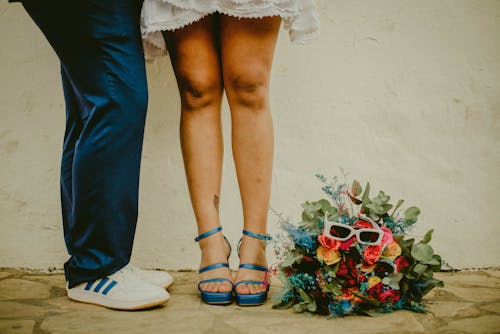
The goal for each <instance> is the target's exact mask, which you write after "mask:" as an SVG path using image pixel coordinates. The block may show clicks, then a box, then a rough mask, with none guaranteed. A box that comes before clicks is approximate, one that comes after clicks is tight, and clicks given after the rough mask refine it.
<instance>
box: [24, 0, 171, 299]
mask: <svg viewBox="0 0 500 334" xmlns="http://www.w3.org/2000/svg"><path fill="white" fill-rule="evenodd" d="M23 5H24V7H25V8H26V10H27V11H28V13H29V14H30V15H31V17H32V18H33V20H34V21H35V23H36V24H37V25H38V26H39V27H40V29H41V30H42V32H43V33H44V35H45V36H46V37H47V39H48V41H49V42H50V44H51V45H52V47H53V48H54V50H55V52H56V53H57V55H58V57H59V59H60V60H61V67H62V77H63V87H64V93H65V99H66V107H67V117H66V120H67V124H66V132H65V140H64V148H63V159H62V168H61V190H62V192H61V197H62V207H63V222H64V234H65V241H66V244H67V248H68V252H69V254H70V259H69V260H68V261H67V262H66V264H65V272H66V278H67V280H68V287H69V288H73V287H75V286H77V285H79V284H80V283H83V282H91V283H88V284H87V288H88V289H86V290H87V291H88V290H92V291H95V292H100V291H106V293H105V295H106V294H107V293H108V292H109V291H110V289H111V288H113V287H114V285H111V283H112V280H110V279H107V280H104V279H103V278H104V277H106V276H108V275H111V274H113V273H115V272H116V271H118V270H120V269H121V268H123V267H124V266H125V265H126V264H127V263H128V262H129V260H130V255H131V250H132V244H133V239H134V233H135V226H136V221H137V207H138V186H139V168H140V159H141V151H142V140H143V134H144V123H145V116H146V109H147V85H146V74H145V67H144V57H143V53H142V46H141V38H140V32H139V13H140V7H141V1H139V0H112V1H100V0H76V1H63V0H47V1H39V0H25V1H23ZM120 277H122V276H120ZM99 278H102V280H101V281H99V282H94V281H95V280H96V279H99ZM93 283H96V284H95V286H92V285H93ZM115 285H116V283H115ZM106 287H109V289H108V290H106ZM115 290H118V289H115ZM122 290H123V289H122ZM163 292H164V291H163ZM164 293H166V292H164ZM101 297H102V296H101ZM167 298H168V294H167ZM90 302H92V301H90ZM96 303H99V302H96ZM127 305H129V304H127ZM120 307H122V306H120ZM127 307H128V306H127ZM127 307H126V306H123V308H127Z"/></svg>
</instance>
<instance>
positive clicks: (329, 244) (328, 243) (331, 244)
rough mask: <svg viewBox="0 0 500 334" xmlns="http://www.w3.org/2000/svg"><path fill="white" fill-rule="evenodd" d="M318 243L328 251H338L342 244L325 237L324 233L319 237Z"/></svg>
mask: <svg viewBox="0 0 500 334" xmlns="http://www.w3.org/2000/svg"><path fill="white" fill-rule="evenodd" d="M318 241H319V243H320V244H321V246H323V247H325V248H328V249H333V250H338V249H339V246H340V244H341V242H340V241H339V240H335V239H332V238H330V237H328V236H327V235H325V234H324V233H323V234H321V235H318Z"/></svg>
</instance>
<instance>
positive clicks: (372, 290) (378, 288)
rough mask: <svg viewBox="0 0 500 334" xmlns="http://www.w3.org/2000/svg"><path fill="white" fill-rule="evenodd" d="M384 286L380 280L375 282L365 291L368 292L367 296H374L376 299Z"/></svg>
mask: <svg viewBox="0 0 500 334" xmlns="http://www.w3.org/2000/svg"><path fill="white" fill-rule="evenodd" d="M383 288H384V284H383V283H382V282H380V283H378V284H375V285H374V286H372V287H371V288H369V289H368V290H367V291H366V292H368V295H369V296H372V297H375V298H376V299H377V300H378V297H379V296H380V294H381V293H382V289H383Z"/></svg>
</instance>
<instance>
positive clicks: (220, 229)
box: [194, 226, 222, 242]
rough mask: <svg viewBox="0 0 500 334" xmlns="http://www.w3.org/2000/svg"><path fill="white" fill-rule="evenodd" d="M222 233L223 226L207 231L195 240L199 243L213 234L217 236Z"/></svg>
mask: <svg viewBox="0 0 500 334" xmlns="http://www.w3.org/2000/svg"><path fill="white" fill-rule="evenodd" d="M220 231H222V226H219V227H216V228H214V229H213V230H210V231H207V232H205V233H202V234H200V235H199V236H197V237H196V238H194V241H195V242H198V241H200V240H201V239H205V238H206V237H209V236H211V235H212V234H215V233H217V232H220Z"/></svg>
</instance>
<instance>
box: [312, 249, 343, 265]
mask: <svg viewBox="0 0 500 334" xmlns="http://www.w3.org/2000/svg"><path fill="white" fill-rule="evenodd" d="M316 257H317V258H318V259H320V260H321V261H323V262H325V263H326V264H328V265H331V264H335V263H337V262H339V261H340V259H341V257H340V253H339V252H337V251H336V250H334V249H328V248H326V247H323V246H319V247H318V249H317V250H316Z"/></svg>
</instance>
